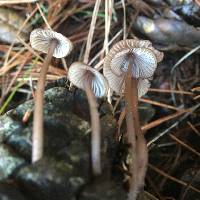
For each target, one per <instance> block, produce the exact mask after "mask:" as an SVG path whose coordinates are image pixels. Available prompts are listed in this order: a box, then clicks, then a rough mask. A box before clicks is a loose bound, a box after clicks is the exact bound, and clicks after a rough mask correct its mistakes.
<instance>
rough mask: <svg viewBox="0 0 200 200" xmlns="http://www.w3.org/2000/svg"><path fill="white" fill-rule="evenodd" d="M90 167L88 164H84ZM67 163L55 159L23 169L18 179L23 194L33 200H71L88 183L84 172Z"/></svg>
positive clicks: (48, 159)
mask: <svg viewBox="0 0 200 200" xmlns="http://www.w3.org/2000/svg"><path fill="white" fill-rule="evenodd" d="M84 165H87V166H88V163H87V162H85V163H82V167H83V168H84ZM74 168H75V167H74V166H73V165H71V164H69V163H67V162H63V161H59V160H55V159H53V158H48V157H46V158H43V159H42V160H40V161H38V162H36V163H34V164H32V165H29V166H26V167H22V168H21V169H20V170H19V172H18V173H17V175H16V177H17V180H18V181H19V184H20V186H21V188H23V192H24V193H25V194H26V196H27V197H30V196H31V197H32V199H33V200H44V199H45V200H63V199H71V198H72V197H75V196H76V193H77V192H78V191H79V190H80V189H81V188H82V187H83V185H84V184H86V182H87V178H86V177H87V176H86V175H87V174H84V170H83V171H82V170H80V169H79V171H77V170H75V169H74Z"/></svg>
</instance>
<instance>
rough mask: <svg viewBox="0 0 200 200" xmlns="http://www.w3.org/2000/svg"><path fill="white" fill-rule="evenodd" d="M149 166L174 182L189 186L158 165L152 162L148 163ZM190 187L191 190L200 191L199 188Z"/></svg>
mask: <svg viewBox="0 0 200 200" xmlns="http://www.w3.org/2000/svg"><path fill="white" fill-rule="evenodd" d="M148 166H149V168H150V169H152V170H154V171H156V172H157V173H159V174H160V175H162V176H164V177H166V178H167V179H170V180H171V181H174V182H176V183H178V184H180V185H182V186H187V185H188V183H186V182H184V181H181V180H179V179H177V178H175V177H173V176H171V175H169V174H167V173H165V172H163V171H162V170H160V169H158V168H157V167H155V166H153V165H151V164H148ZM189 188H190V189H191V190H193V191H195V192H198V193H200V189H197V188H195V187H193V186H189Z"/></svg>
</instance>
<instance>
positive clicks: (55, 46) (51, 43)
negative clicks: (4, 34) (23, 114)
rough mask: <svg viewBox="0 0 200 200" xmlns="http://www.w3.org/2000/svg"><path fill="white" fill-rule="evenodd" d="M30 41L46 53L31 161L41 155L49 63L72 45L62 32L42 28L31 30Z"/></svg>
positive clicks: (34, 118) (38, 97)
mask: <svg viewBox="0 0 200 200" xmlns="http://www.w3.org/2000/svg"><path fill="white" fill-rule="evenodd" d="M30 43H31V46H32V47H33V48H34V49H36V50H38V51H41V52H43V53H47V56H46V58H45V61H44V64H43V67H42V68H41V72H40V76H39V80H38V83H37V89H36V94H35V108H34V117H33V136H32V142H33V147H32V162H35V161H37V160H39V159H40V158H41V157H42V156H43V101H44V99H43V95H44V88H45V80H46V75H47V71H48V68H49V64H50V62H51V59H52V57H53V56H54V57H56V58H63V57H65V56H67V55H68V54H69V53H70V52H71V50H72V47H73V46H72V43H71V41H70V40H69V39H67V38H66V37H64V36H63V35H62V34H60V33H57V32H54V31H52V30H43V29H35V30H33V31H32V32H31V35H30Z"/></svg>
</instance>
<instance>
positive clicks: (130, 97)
mask: <svg viewBox="0 0 200 200" xmlns="http://www.w3.org/2000/svg"><path fill="white" fill-rule="evenodd" d="M162 59H163V53H161V52H159V51H158V50H156V49H155V48H153V47H152V44H151V42H150V41H146V40H137V39H127V40H122V41H120V42H118V43H116V44H115V45H114V46H113V47H112V48H111V50H110V51H109V53H108V54H107V56H106V57H105V60H104V68H103V73H104V76H105V77H106V78H107V80H108V83H109V87H110V88H111V89H112V90H113V91H115V92H116V93H117V94H124V96H125V109H126V124H127V138H128V142H129V143H130V144H131V151H130V155H131V159H132V161H131V164H130V171H131V173H132V176H131V180H130V192H129V199H131V200H133V199H136V197H137V193H138V190H139V189H140V188H141V187H143V185H144V178H145V174H146V168H147V162H148V151H147V146H146V141H145V138H144V136H143V134H142V131H141V127H140V123H139V114H138V98H139V97H141V96H142V95H144V94H145V93H146V92H147V91H148V88H149V87H150V82H149V80H150V79H151V77H152V76H153V74H154V71H155V69H156V67H157V63H158V62H160V61H161V60H162ZM136 138H137V140H136Z"/></svg>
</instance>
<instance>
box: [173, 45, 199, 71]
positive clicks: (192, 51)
mask: <svg viewBox="0 0 200 200" xmlns="http://www.w3.org/2000/svg"><path fill="white" fill-rule="evenodd" d="M198 49H200V45H198V46H197V47H195V48H194V49H192V50H191V51H189V52H188V53H186V54H185V55H184V56H183V57H182V58H181V59H180V60H179V61H178V62H177V63H176V64H175V65H174V66H173V67H172V69H171V74H173V73H174V70H175V69H176V67H177V66H178V65H180V64H181V63H182V62H183V61H184V60H185V59H186V58H188V57H189V56H190V55H192V54H193V53H195V52H196V51H197V50H198Z"/></svg>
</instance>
